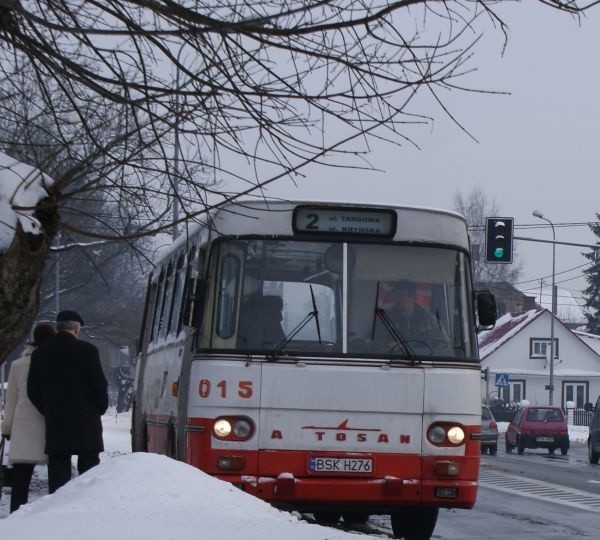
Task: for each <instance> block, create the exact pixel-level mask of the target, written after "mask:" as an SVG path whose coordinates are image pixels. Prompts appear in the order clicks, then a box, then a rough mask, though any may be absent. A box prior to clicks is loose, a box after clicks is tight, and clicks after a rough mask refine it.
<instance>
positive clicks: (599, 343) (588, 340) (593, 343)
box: [573, 330, 600, 354]
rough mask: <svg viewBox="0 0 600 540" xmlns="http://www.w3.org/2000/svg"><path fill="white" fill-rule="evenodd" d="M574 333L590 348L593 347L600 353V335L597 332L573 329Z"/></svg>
mask: <svg viewBox="0 0 600 540" xmlns="http://www.w3.org/2000/svg"><path fill="white" fill-rule="evenodd" d="M573 333H574V334H575V335H576V336H577V337H578V338H579V339H581V340H582V341H583V342H584V343H585V344H586V345H587V346H588V347H590V349H593V350H594V351H595V352H596V353H598V354H600V336H599V335H597V334H590V333H589V332H582V331H580V330H573Z"/></svg>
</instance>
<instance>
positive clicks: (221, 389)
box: [198, 379, 253, 399]
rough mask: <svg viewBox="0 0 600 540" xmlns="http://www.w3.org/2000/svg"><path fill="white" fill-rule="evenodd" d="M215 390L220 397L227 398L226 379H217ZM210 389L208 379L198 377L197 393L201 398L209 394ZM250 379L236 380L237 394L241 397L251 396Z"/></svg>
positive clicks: (247, 397)
mask: <svg viewBox="0 0 600 540" xmlns="http://www.w3.org/2000/svg"><path fill="white" fill-rule="evenodd" d="M216 387H217V390H216V391H217V392H218V394H219V395H220V397H221V398H223V399H225V398H227V381H225V380H223V381H219V382H218V383H217V384H216ZM211 390H212V384H211V382H210V381H209V380H208V379H200V382H199V383H198V393H199V394H200V397H201V398H207V397H209V396H210V394H211ZM252 394H253V391H252V381H238V383H237V395H238V396H239V397H241V398H242V399H249V398H251V397H252Z"/></svg>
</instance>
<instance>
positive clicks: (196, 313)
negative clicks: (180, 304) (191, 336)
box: [183, 278, 206, 328]
mask: <svg viewBox="0 0 600 540" xmlns="http://www.w3.org/2000/svg"><path fill="white" fill-rule="evenodd" d="M188 291H190V292H189V294H188V295H187V298H186V303H185V311H184V318H183V320H184V321H185V322H186V324H187V325H188V326H193V327H195V328H199V327H200V326H201V325H202V316H203V313H204V301H205V298H206V280H204V279H201V278H198V279H195V278H192V279H190V280H189V282H188Z"/></svg>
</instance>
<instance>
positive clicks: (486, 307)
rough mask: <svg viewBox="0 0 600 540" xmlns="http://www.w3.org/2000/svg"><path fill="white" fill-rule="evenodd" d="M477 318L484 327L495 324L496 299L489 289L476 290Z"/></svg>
mask: <svg viewBox="0 0 600 540" xmlns="http://www.w3.org/2000/svg"><path fill="white" fill-rule="evenodd" d="M475 294H476V298H477V320H478V322H479V325H480V326H481V327H484V328H486V327H487V328H491V327H493V326H494V325H495V324H496V299H495V298H494V295H493V294H492V293H491V292H490V291H477V292H476V293H475Z"/></svg>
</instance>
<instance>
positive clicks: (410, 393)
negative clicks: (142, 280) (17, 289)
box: [132, 202, 495, 540]
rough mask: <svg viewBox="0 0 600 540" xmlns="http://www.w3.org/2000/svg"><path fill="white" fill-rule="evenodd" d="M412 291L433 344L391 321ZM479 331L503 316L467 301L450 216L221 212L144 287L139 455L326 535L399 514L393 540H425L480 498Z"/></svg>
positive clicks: (136, 424)
mask: <svg viewBox="0 0 600 540" xmlns="http://www.w3.org/2000/svg"><path fill="white" fill-rule="evenodd" d="M405 281H410V282H412V283H414V284H415V285H414V288H415V289H416V302H417V303H418V304H419V306H420V308H421V309H422V310H424V311H427V312H428V313H429V315H428V316H429V317H430V320H434V321H435V326H437V327H438V328H437V331H436V332H432V333H431V335H421V336H420V337H419V338H418V339H413V338H411V336H410V335H402V330H401V329H400V328H399V327H398V326H397V325H396V324H395V322H394V321H393V319H392V317H391V316H390V314H391V313H392V311H393V305H394V302H395V300H396V299H395V296H394V294H395V293H394V284H395V283H397V282H405ZM477 318H478V319H479V324H482V325H491V324H494V320H495V306H494V304H493V298H491V296H490V295H489V293H478V294H476V293H474V292H473V290H472V286H471V273H470V256H469V239H468V235H467V227H466V224H465V221H464V219H463V218H462V216H460V215H458V214H456V213H453V212H447V211H441V210H435V209H424V208H410V207H391V206H383V205H377V206H375V205H373V206H369V205H362V206H359V205H351V204H332V203H309V202H302V203H300V202H298V203H292V202H254V203H246V204H235V205H234V204H231V205H229V206H224V207H222V208H220V209H218V210H216V211H214V212H213V213H212V214H211V215H210V216H208V218H207V222H206V224H205V225H204V226H198V228H197V229H196V230H195V232H194V233H193V234H190V235H189V236H187V237H185V238H179V239H178V241H177V242H176V243H175V245H174V246H173V247H172V248H171V250H170V252H169V253H168V254H167V255H166V256H165V257H164V258H163V259H162V260H161V261H160V263H158V264H157V266H156V271H155V273H154V274H153V275H152V276H151V278H150V282H149V287H148V296H147V301H146V309H145V316H144V323H143V328H142V334H141V339H140V350H141V352H140V355H139V358H138V363H137V375H136V388H135V401H134V414H133V429H132V433H133V449H134V450H135V451H140V450H142V451H150V452H158V453H161V454H166V455H169V456H172V457H174V458H176V459H179V460H183V461H185V462H186V463H189V464H191V465H194V466H196V467H198V468H199V469H201V470H202V471H204V472H206V473H208V474H211V475H214V476H215V477H217V478H220V479H222V480H226V481H229V482H232V483H233V484H235V485H236V486H238V487H239V488H240V489H242V490H244V491H245V492H247V493H250V494H253V495H255V496H257V497H260V498H261V499H264V500H266V501H269V502H270V503H272V504H273V505H275V506H277V507H280V508H285V509H295V510H299V511H300V512H306V513H312V514H313V515H314V517H315V519H316V520H317V521H318V522H320V523H334V522H336V521H338V520H339V519H341V518H343V519H344V520H345V521H363V522H364V521H366V520H367V518H368V516H369V515H371V514H389V515H391V521H392V528H393V531H394V534H395V535H396V536H397V537H399V538H400V537H404V538H407V539H411V540H415V539H428V538H430V536H431V534H432V533H433V529H434V527H435V523H436V520H437V514H438V509H439V508H442V507H446V508H470V507H472V506H473V505H474V503H475V498H476V494H477V479H478V471H479V453H480V442H479V434H480V426H481V423H480V420H481V396H480V365H479V358H478V350H477V342H476V335H475V334H476V326H477V324H478V322H477ZM377 336H379V337H377ZM381 336H383V338H382V337H381Z"/></svg>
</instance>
